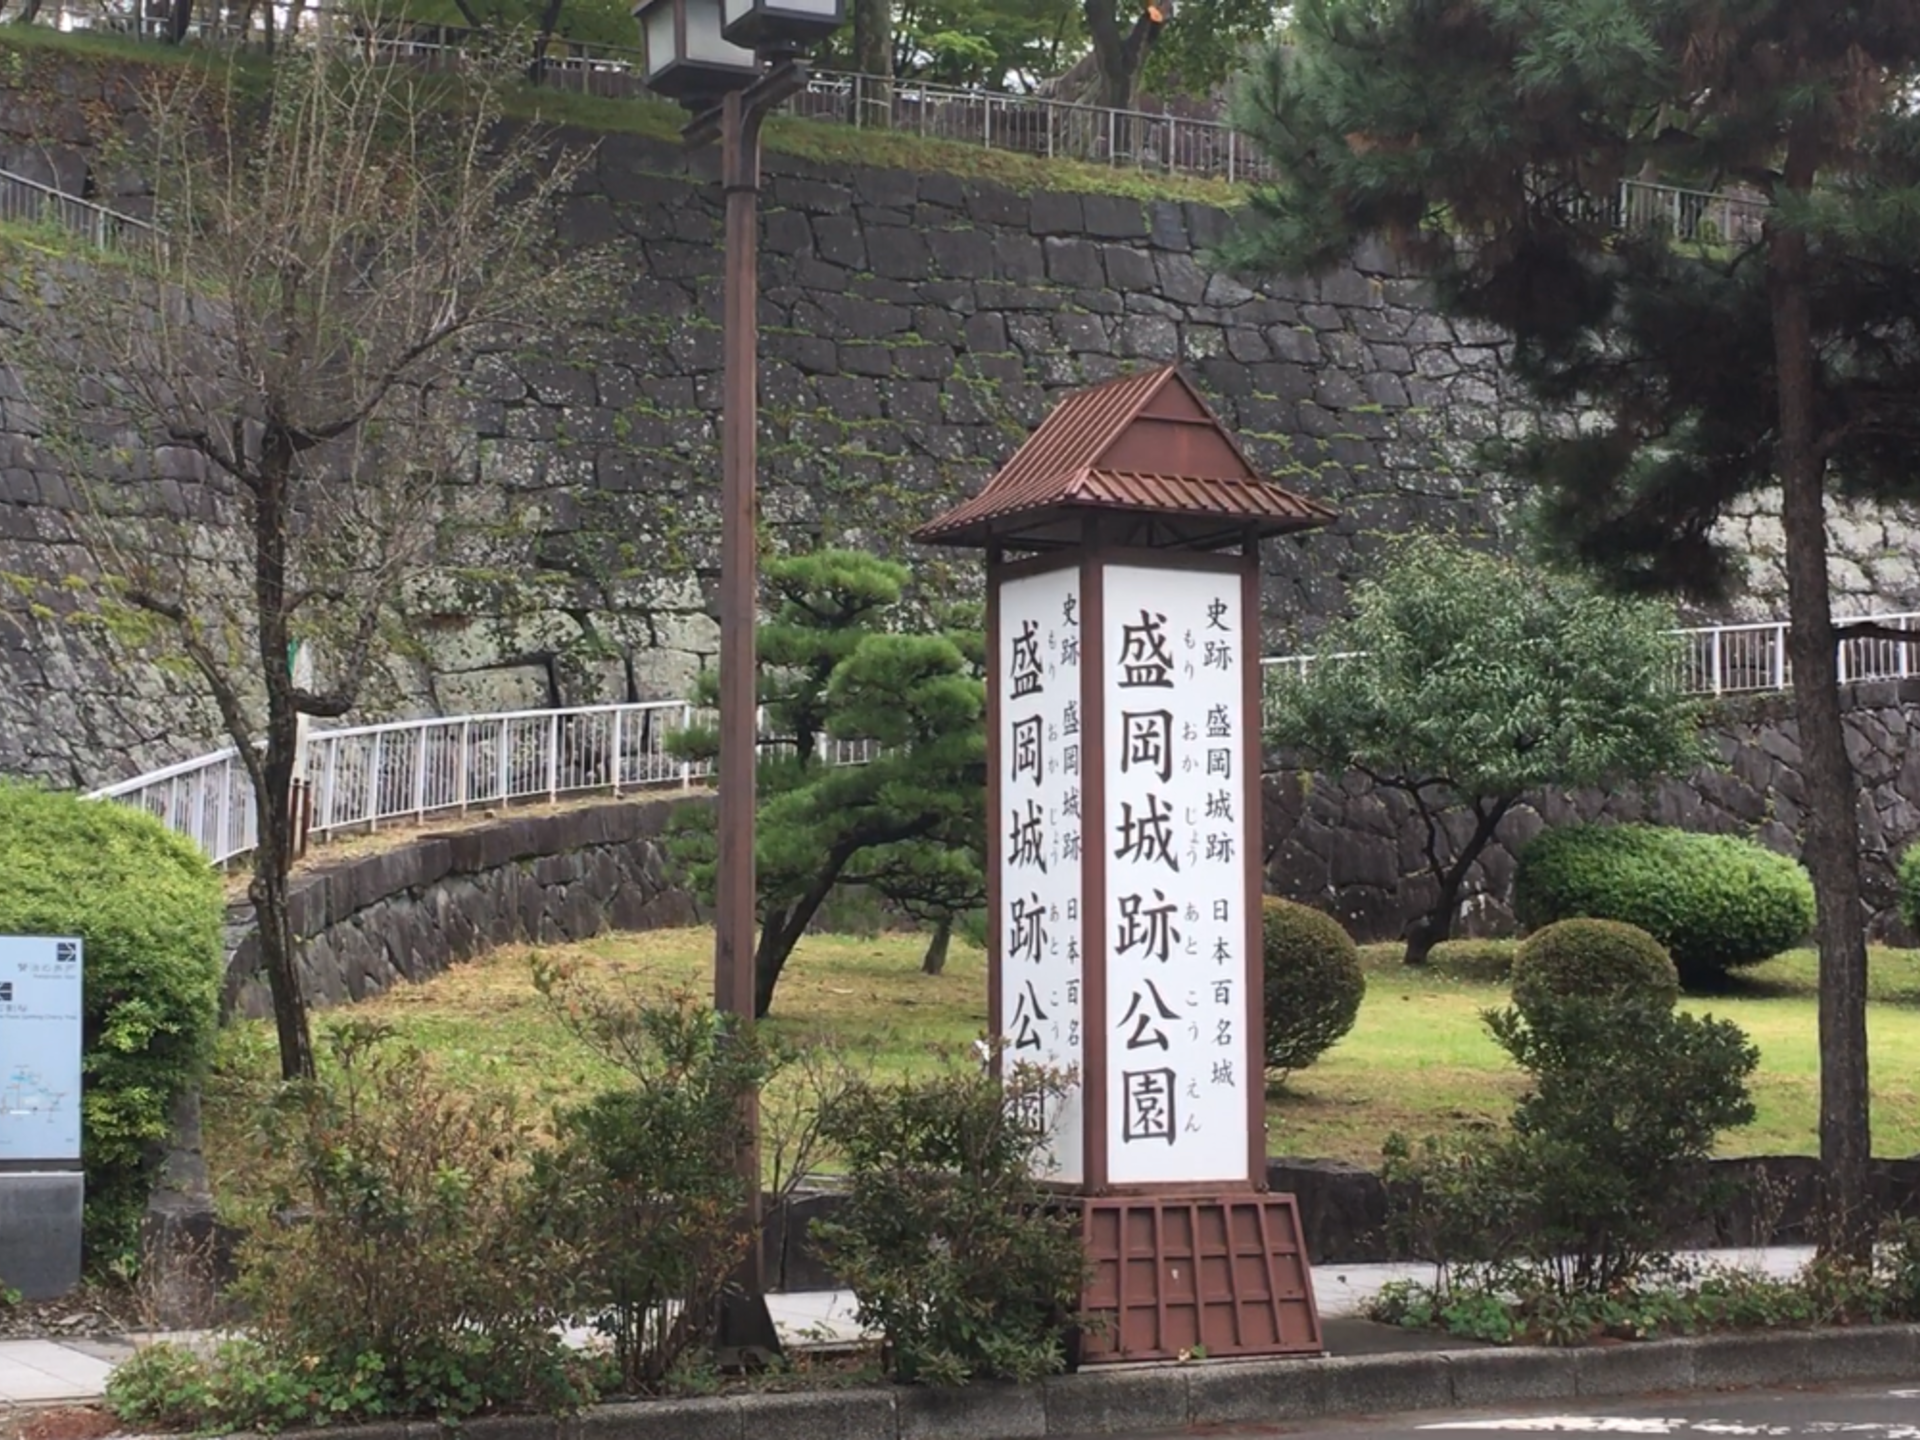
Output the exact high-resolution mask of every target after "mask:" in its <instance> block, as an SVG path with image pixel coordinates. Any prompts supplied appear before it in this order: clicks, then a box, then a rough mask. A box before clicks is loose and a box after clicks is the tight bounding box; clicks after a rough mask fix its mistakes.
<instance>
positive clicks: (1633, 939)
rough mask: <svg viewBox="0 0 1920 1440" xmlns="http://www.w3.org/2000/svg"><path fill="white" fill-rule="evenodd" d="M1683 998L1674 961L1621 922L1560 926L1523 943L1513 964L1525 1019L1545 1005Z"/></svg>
mask: <svg viewBox="0 0 1920 1440" xmlns="http://www.w3.org/2000/svg"><path fill="white" fill-rule="evenodd" d="M1562 998H1569V999H1571V998H1578V999H1590V1000H1642V999H1644V1000H1655V1001H1658V1002H1659V1003H1660V1004H1661V1005H1662V1006H1664V1007H1665V1008H1667V1009H1671V1008H1672V1007H1673V1002H1674V1001H1675V1000H1678V999H1679V998H1680V972H1679V971H1678V970H1676V969H1675V968H1674V964H1673V957H1672V956H1670V955H1668V954H1667V951H1666V947H1665V946H1663V945H1662V944H1661V943H1660V942H1659V941H1658V940H1656V939H1654V938H1653V936H1651V935H1649V934H1648V933H1647V932H1646V931H1644V930H1642V929H1641V928H1640V927H1639V926H1638V925H1627V924H1624V923H1622V922H1621V921H1618V920H1560V921H1557V922H1555V923H1554V924H1552V925H1549V926H1547V927H1546V928H1545V929H1543V930H1536V931H1534V932H1533V934H1531V935H1529V936H1528V937H1527V938H1526V939H1525V940H1523V941H1521V943H1520V949H1519V952H1518V953H1517V954H1516V955H1515V956H1514V958H1513V1003H1514V1004H1515V1005H1516V1006H1518V1007H1519V1009H1520V1013H1521V1014H1523V1015H1534V1014H1537V1013H1539V1010H1540V1007H1541V1004H1542V1003H1543V1002H1545V1001H1550V1000H1555V999H1562Z"/></svg>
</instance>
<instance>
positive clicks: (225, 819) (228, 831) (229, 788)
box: [214, 758, 233, 861]
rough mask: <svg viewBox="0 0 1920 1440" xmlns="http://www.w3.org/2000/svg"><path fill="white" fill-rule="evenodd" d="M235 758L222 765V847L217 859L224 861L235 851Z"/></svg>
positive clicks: (215, 856)
mask: <svg viewBox="0 0 1920 1440" xmlns="http://www.w3.org/2000/svg"><path fill="white" fill-rule="evenodd" d="M232 847H233V760H232V759H231V758H229V759H228V760H227V763H226V764H224V765H222V766H221V767H220V848H219V850H218V851H216V852H215V854H214V858H215V859H216V860H222V861H224V860H225V859H226V858H227V856H229V855H231V854H232V853H233V848H232Z"/></svg>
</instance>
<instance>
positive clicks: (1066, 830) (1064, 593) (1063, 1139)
mask: <svg viewBox="0 0 1920 1440" xmlns="http://www.w3.org/2000/svg"><path fill="white" fill-rule="evenodd" d="M999 652H1000V653H999V655H998V657H997V663H996V666H995V671H994V683H995V684H997V685H998V686H999V687H1000V690H999V700H1000V719H999V726H1000V735H999V752H1000V777H999V778H1000V804H999V809H1000V813H999V814H998V815H996V816H993V817H991V818H992V821H993V823H994V824H996V825H997V826H999V855H1000V914H999V916H998V917H997V918H996V924H997V925H998V926H999V937H1000V973H999V982H998V983H999V987H1000V994H999V1001H1000V1007H999V1008H1000V1033H1001V1038H1002V1040H1003V1041H1004V1042H1005V1045H1006V1049H1005V1052H1004V1055H1003V1059H1004V1063H1005V1064H1006V1065H1008V1066H1013V1065H1018V1064H1022V1063H1025V1064H1030V1065H1043V1066H1046V1067H1048V1068H1049V1069H1056V1070H1072V1071H1074V1072H1075V1074H1076V1078H1075V1081H1074V1084H1073V1086H1072V1088H1071V1089H1070V1090H1069V1091H1068V1093H1067V1094H1066V1095H1065V1096H1064V1097H1063V1098H1062V1099H1061V1100H1060V1101H1059V1102H1057V1103H1056V1104H1055V1105H1053V1106H1052V1107H1051V1113H1050V1115H1049V1117H1048V1118H1049V1122H1050V1123H1049V1135H1050V1141H1049V1146H1048V1155H1047V1157H1046V1164H1044V1165H1043V1169H1044V1170H1045V1178H1047V1179H1049V1180H1056V1181H1062V1182H1065V1183H1068V1184H1076V1185H1077V1184H1079V1183H1081V1181H1082V1180H1083V1179H1084V1176H1085V1168H1084V1167H1085V1157H1084V1156H1083V1154H1082V1151H1083V1149H1084V1148H1085V1121H1084V1118H1083V1117H1084V1105H1083V1102H1082V1098H1081V1087H1080V1083H1079V1079H1078V1075H1079V1072H1080V1071H1081V1070H1082V1053H1083V1045H1082V1037H1081V1033H1080V1027H1081V1013H1082V1012H1081V996H1080V984H1081V978H1082V976H1081V965H1082V957H1081V954H1080V932H1081V917H1080V899H1081V877H1080V861H1081V854H1080V744H1081V739H1082V736H1081V733H1080V572H1079V569H1078V567H1076V566H1068V567H1066V568H1064V569H1061V570H1054V571H1049V572H1047V573H1045V574H1041V575H1028V576H1025V577H1023V578H1020V579H1014V580H1007V581H1004V582H1002V583H1001V586H1000V630H999Z"/></svg>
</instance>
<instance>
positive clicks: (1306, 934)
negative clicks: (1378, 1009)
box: [1260, 896, 1367, 1076]
mask: <svg viewBox="0 0 1920 1440" xmlns="http://www.w3.org/2000/svg"><path fill="white" fill-rule="evenodd" d="M1260 918H1261V926H1262V933H1263V947H1262V948H1263V960H1264V963H1265V970H1266V1022H1267V1025H1266V1057H1267V1069H1269V1070H1272V1071H1278V1072H1279V1073H1280V1074H1281V1075H1283V1076H1284V1075H1286V1074H1288V1073H1289V1072H1291V1071H1294V1070H1303V1069H1305V1068H1306V1067H1307V1066H1309V1065H1311V1064H1312V1063H1313V1062H1314V1061H1315V1060H1318V1059H1319V1058H1320V1056H1321V1055H1322V1053H1324V1052H1325V1051H1326V1050H1327V1049H1328V1047H1330V1046H1331V1045H1333V1043H1334V1042H1335V1041H1337V1040H1339V1039H1340V1037H1341V1036H1343V1035H1345V1034H1346V1033H1347V1032H1348V1031H1349V1030H1351V1029H1353V1022H1354V1020H1355V1019H1357V1018H1358V1017H1359V1014H1360V1001H1361V998H1362V997H1363V996H1365V994H1366V993H1367V977H1366V976H1365V975H1364V974H1363V973H1362V972H1361V969H1360V951H1359V949H1358V948H1357V947H1356V946H1355V945H1354V943H1353V938H1352V937H1351V936H1349V935H1348V934H1347V932H1346V931H1345V930H1343V929H1341V928H1340V922H1339V921H1337V920H1335V919H1333V918H1332V917H1331V916H1329V915H1323V914H1321V913H1320V912H1319V911H1318V910H1314V909H1310V908H1309V907H1307V906H1305V905H1296V904H1294V903H1293V902H1292V901H1290V900H1277V899H1274V898H1273V897H1271V896H1269V897H1267V899H1266V900H1265V901H1264V902H1263V903H1262V905H1261V917H1260Z"/></svg>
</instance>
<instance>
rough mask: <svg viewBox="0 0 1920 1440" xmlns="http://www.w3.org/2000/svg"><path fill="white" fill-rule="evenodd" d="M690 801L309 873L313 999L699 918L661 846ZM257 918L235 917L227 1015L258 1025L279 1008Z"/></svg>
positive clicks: (518, 821)
mask: <svg viewBox="0 0 1920 1440" xmlns="http://www.w3.org/2000/svg"><path fill="white" fill-rule="evenodd" d="M686 803H688V802H687V801H686V799H685V798H684V797H681V796H675V797H673V798H672V799H662V798H658V797H641V798H635V799H626V800H607V801H604V802H601V803H596V804H591V805H584V806H580V807H577V808H574V809H569V810H563V811H560V812H558V813H555V814H548V815H529V816H518V817H510V818H507V819H502V820H498V821H495V822H492V823H488V824H483V825H478V826H474V827H472V828H470V829H464V830H456V831H449V832H446V833H442V834H427V835H423V836H421V837H420V838H418V839H417V840H411V841H409V842H407V843H405V844H402V845H397V846H395V847H394V848H392V849H390V850H383V851H380V852H378V853H376V854H371V855H366V856H362V857H359V858H355V859H347V860H341V861H337V862H333V863H324V862H323V863H321V864H319V865H318V866H316V867H315V868H314V869H312V870H308V871H304V872H302V873H301V874H299V875H297V876H296V877H295V878H294V882H293V896H292V900H293V905H292V909H293V926H294V931H295V933H296V934H297V935H299V936H300V937H301V939H302V940H303V941H304V942H305V953H304V955H303V956H302V960H301V967H302V969H301V974H302V979H303V982H304V984H305V986H306V994H307V999H308V1002H309V1003H310V1004H313V1005H316V1006H324V1005H338V1004H343V1003H347V1002H351V1001H355V1000H364V999H366V998H367V997H368V996H370V995H378V994H379V993H381V992H382V991H384V990H386V989H388V988H390V987H391V986H393V985H394V984H396V983H398V982H399V981H401V980H413V981H419V980H425V979H427V978H428V977H429V976H432V975H437V974H439V973H440V972H441V971H443V970H445V969H446V968H447V967H448V966H449V965H453V964H456V963H458V962H459V961H462V960H468V959H472V958H473V957H474V956H477V955H480V954H483V953H485V952H486V951H488V950H491V949H493V948H495V947H497V946H500V945H509V944H513V943H515V942H525V943H528V944H535V945H557V944H564V943H566V942H568V941H571V940H586V939H590V938H592V937H593V936H595V935H599V934H601V933H602V932H604V931H607V930H656V929H661V928H664V927H667V926H673V925H689V924H692V923H693V922H694V921H695V920H696V919H698V915H697V913H696V907H695V905H694V901H693V898H692V896H690V895H689V894H688V893H687V892H686V891H684V890H682V889H679V888H677V887H676V886H675V885H674V884H673V883H672V882H671V881H670V880H669V879H668V874H667V864H666V856H665V852H664V849H663V847H662V835H663V833H664V831H665V828H666V822H667V816H668V814H669V812H670V811H671V810H672V809H673V808H674V807H675V806H677V805H683V804H686ZM322 854H324V852H322ZM252 924H253V911H252V907H251V906H247V905H240V906H236V907H234V908H233V909H232V910H231V911H230V912H229V914H228V935H229V937H230V945H229V955H228V961H227V983H226V992H225V996H224V1009H225V1011H226V1013H227V1014H229V1015H235V1016H244V1017H249V1018H257V1017H264V1016H269V1015H271V1014H272V1013H273V1005H272V1001H271V998H270V997H269V995H268V993H267V983H266V977H265V976H264V975H262V974H261V973H260V972H259V958H258V946H257V942H256V941H255V940H254V938H253V935H252V933H251V930H252Z"/></svg>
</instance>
